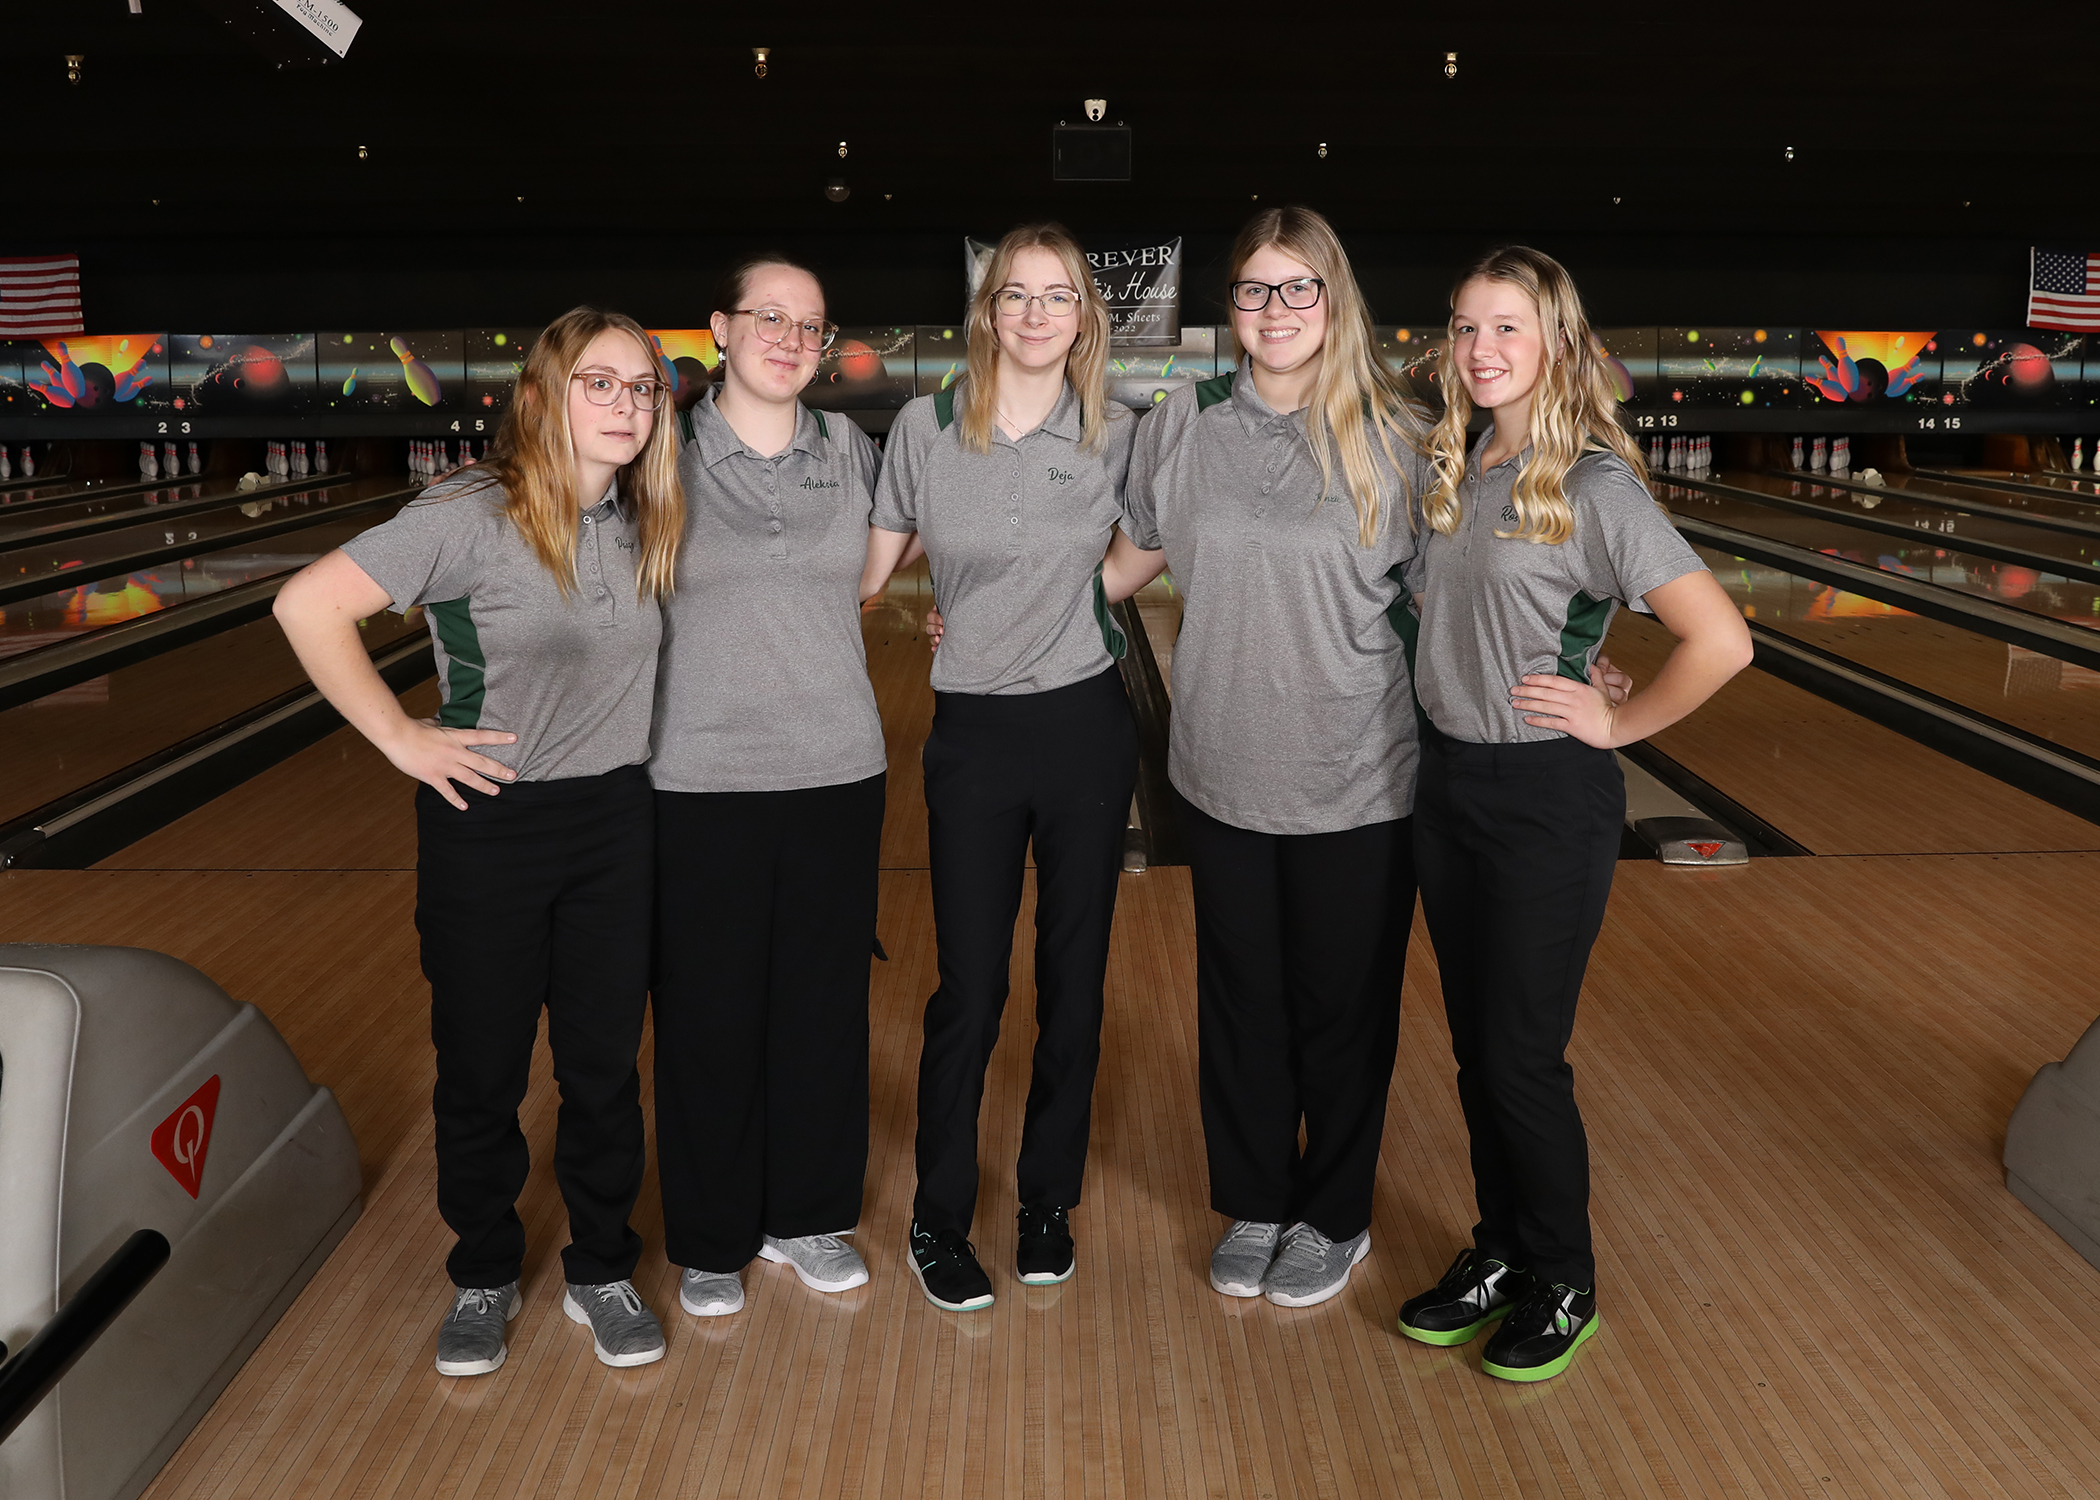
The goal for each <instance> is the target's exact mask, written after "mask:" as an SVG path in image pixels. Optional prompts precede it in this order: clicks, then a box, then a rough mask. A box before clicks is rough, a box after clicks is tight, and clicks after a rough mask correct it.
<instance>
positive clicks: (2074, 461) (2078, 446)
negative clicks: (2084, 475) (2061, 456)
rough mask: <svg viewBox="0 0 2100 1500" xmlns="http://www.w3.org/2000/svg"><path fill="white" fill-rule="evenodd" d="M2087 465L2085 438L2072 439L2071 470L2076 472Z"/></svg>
mask: <svg viewBox="0 0 2100 1500" xmlns="http://www.w3.org/2000/svg"><path fill="white" fill-rule="evenodd" d="M2084 467H2085V439H2084V438H2072V439H2071V471H2072V472H2073V473H2076V472H2077V471H2078V470H2080V469H2082V468H2084Z"/></svg>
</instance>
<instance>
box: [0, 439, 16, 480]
mask: <svg viewBox="0 0 2100 1500" xmlns="http://www.w3.org/2000/svg"><path fill="white" fill-rule="evenodd" d="M14 477H15V459H14V455H13V454H12V453H9V452H8V451H7V444H5V443H0V479H12V478H14Z"/></svg>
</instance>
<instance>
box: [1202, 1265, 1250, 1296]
mask: <svg viewBox="0 0 2100 1500" xmlns="http://www.w3.org/2000/svg"><path fill="white" fill-rule="evenodd" d="M1210 1289H1211V1290H1212V1291H1214V1292H1216V1293H1217V1294H1218V1295H1219V1296H1221V1297H1259V1296H1260V1295H1261V1283H1260V1282H1258V1281H1257V1282H1255V1283H1254V1285H1252V1286H1249V1285H1247V1284H1246V1283H1245V1282H1244V1281H1220V1280H1218V1274H1217V1272H1215V1271H1213V1272H1211V1277H1210Z"/></svg>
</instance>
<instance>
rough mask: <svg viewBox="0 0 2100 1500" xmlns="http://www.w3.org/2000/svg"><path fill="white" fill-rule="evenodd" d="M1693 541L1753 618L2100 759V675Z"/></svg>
mask: <svg viewBox="0 0 2100 1500" xmlns="http://www.w3.org/2000/svg"><path fill="white" fill-rule="evenodd" d="M1687 540H1689V541H1691V542H1692V548H1693V550H1694V551H1695V552H1697V553H1698V554H1699V560H1700V561H1701V562H1703V563H1705V564H1706V565H1707V567H1709V568H1710V569H1712V570H1713V575H1714V577H1715V578H1717V579H1718V580H1720V583H1721V586H1722V587H1723V588H1724V589H1726V590H1727V591H1728V594H1729V596H1730V597H1731V598H1732V599H1734V600H1735V603H1736V607H1737V608H1739V609H1741V610H1742V612H1743V617H1744V618H1745V619H1749V620H1755V621H1757V622H1758V623H1759V624H1761V625H1765V626H1769V627H1770V628H1772V629H1774V630H1777V631H1779V632H1781V633H1782V634H1784V635H1787V636H1791V637H1792V638H1793V639H1795V640H1798V641H1801V642H1803V643H1804V644H1806V645H1810V646H1819V647H1821V648H1822V649H1823V650H1825V651H1829V652H1831V653H1833V654H1834V655H1837V656H1842V657H1844V658H1845V659H1846V660H1847V661H1853V662H1857V663H1859V665H1861V666H1863V667H1871V668H1873V669H1874V670H1875V671H1877V672H1883V673H1886V674H1887V675H1888V676H1890V677H1893V678H1895V679H1897V680H1898V681H1899V682H1905V683H1909V684H1910V685H1911V686H1913V687H1918V688H1922V689H1924V690H1925V691H1926V692H1928V693H1935V694H1937V695H1938V696H1940V697H1942V698H1946V699H1950V700H1951V701H1953V702H1955V703H1959V704H1961V705H1962V706H1963V707H1965V708H1970V709H1973V710H1975V711H1976V712H1978V713H1981V714H1988V715H1989V716H1990V717H1992V718H1994V719H2001V720H2003V721H2004V722H2006V723H2008V724H2011V725H2014V726H2015V727H2017V728H2020V729H2024V730H2026V731H2027V732H2028V733H2029V734H2037V735H2040V736H2041V737H2042V738H2044V739H2047V740H2051V741H2053V742H2054V743H2056V744H2059V745H2063V746H2065V747H2066V748H2068V749H2072V750H2077V751H2080V752H2082V753H2084V754H2087V755H2092V756H2100V672H2094V671H2091V670H2089V669H2087V668H2085V667H2081V666H2077V665H2074V664H2072V663H2068V662H2064V661H2060V660H2058V659H2057V658H2055V657H2053V656H2048V655H2046V654H2044V653H2041V652H2036V651H2029V650H2026V649H2024V648H2022V647H2019V646H2014V645H2011V644H2009V643H2007V642H2004V641H1998V640H1993V639H1991V638H1990V637H1989V636H1983V635H1977V634H1975V633H1973V632H1971V631H1967V630H1963V629H1961V628H1960V627H1959V626H1956V625H1948V624H1943V623H1941V622H1940V621H1937V620H1928V619H1925V618H1923V617H1922V616H1919V615H1914V614H1912V613H1910V612H1909V611H1908V610H1902V609H1897V608H1895V607H1894V606H1892V605H1887V604H1883V603H1881V602H1880V601H1879V600H1875V599H1866V598H1862V597H1861V596H1860V595H1858V594H1850V593H1846V592H1845V591H1844V590H1843V589H1839V588H1834V587H1832V586H1831V585H1829V584H1826V583H1818V582H1816V581H1815V580H1813V579H1809V578H1799V577H1796V576H1794V575H1793V574H1791V573H1786V572H1783V571H1781V570H1780V569H1777V568H1772V567H1767V566H1766V565H1764V564H1763V563H1755V562H1746V561H1744V560H1742V559H1740V558H1736V557H1732V556H1730V555H1729V554H1728V553H1726V552H1724V551H1722V550H1720V549H1717V548H1714V547H1709V546H1705V545H1702V544H1701V543H1700V542H1699V541H1698V540H1697V539H1696V538H1687Z"/></svg>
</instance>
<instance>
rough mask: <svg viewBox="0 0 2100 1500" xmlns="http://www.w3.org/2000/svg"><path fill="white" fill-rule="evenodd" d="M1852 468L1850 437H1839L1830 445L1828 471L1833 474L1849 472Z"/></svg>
mask: <svg viewBox="0 0 2100 1500" xmlns="http://www.w3.org/2000/svg"><path fill="white" fill-rule="evenodd" d="M1851 469H1852V439H1850V438H1848V437H1841V438H1839V439H1838V440H1837V441H1836V442H1834V443H1832V444H1831V445H1830V471H1831V472H1832V473H1833V474H1845V473H1850V472H1851Z"/></svg>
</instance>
